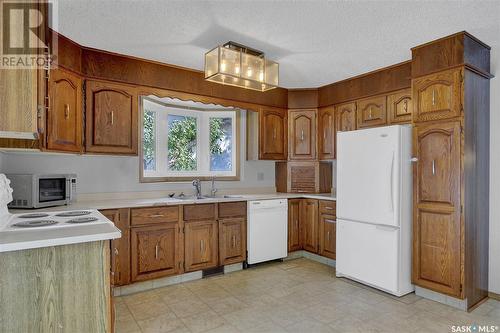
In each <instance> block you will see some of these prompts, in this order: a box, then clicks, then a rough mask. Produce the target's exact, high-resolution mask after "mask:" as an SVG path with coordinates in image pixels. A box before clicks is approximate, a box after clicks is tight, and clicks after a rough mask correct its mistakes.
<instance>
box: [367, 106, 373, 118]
mask: <svg viewBox="0 0 500 333" xmlns="http://www.w3.org/2000/svg"><path fill="white" fill-rule="evenodd" d="M368 118H370V119H372V107H371V106H370V111H369V113H368Z"/></svg>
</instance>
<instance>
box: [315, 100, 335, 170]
mask: <svg viewBox="0 0 500 333" xmlns="http://www.w3.org/2000/svg"><path fill="white" fill-rule="evenodd" d="M334 110H335V109H334V107H333V106H328V107H324V108H320V109H318V158H319V159H320V160H333V159H335V113H334Z"/></svg>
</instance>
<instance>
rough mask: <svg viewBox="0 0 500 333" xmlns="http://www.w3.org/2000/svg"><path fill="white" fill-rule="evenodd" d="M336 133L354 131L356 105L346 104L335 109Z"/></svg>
mask: <svg viewBox="0 0 500 333" xmlns="http://www.w3.org/2000/svg"><path fill="white" fill-rule="evenodd" d="M335 110H336V111H335V118H336V124H335V125H336V126H335V129H336V131H342V132H343V131H354V130H355V129H356V103H354V102H353V103H346V104H341V105H338V106H336V107H335Z"/></svg>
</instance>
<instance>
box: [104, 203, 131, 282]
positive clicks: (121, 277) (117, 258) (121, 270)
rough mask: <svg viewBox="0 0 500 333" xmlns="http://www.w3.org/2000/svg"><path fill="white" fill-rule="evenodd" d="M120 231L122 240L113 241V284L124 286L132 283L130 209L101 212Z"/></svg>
mask: <svg viewBox="0 0 500 333" xmlns="http://www.w3.org/2000/svg"><path fill="white" fill-rule="evenodd" d="M100 212H101V213H102V214H103V215H104V216H106V217H107V218H108V219H109V220H110V221H112V222H113V223H114V224H115V226H116V227H117V228H118V229H120V231H121V233H122V236H121V238H117V239H112V240H111V242H110V244H111V284H112V285H113V286H123V285H127V284H129V283H130V278H131V276H130V221H129V209H128V208H122V209H107V210H101V211H100Z"/></svg>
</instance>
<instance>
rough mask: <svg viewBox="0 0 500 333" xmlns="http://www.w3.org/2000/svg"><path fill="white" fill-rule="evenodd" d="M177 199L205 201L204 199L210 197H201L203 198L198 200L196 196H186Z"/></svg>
mask: <svg viewBox="0 0 500 333" xmlns="http://www.w3.org/2000/svg"><path fill="white" fill-rule="evenodd" d="M175 199H179V200H203V199H210V197H205V196H201V197H199V198H197V197H195V196H184V197H175Z"/></svg>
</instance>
